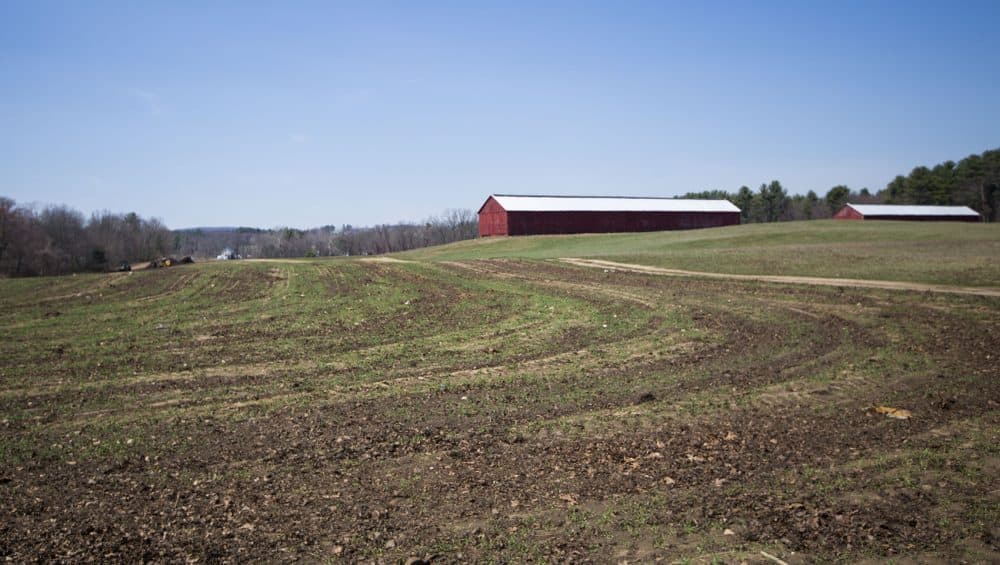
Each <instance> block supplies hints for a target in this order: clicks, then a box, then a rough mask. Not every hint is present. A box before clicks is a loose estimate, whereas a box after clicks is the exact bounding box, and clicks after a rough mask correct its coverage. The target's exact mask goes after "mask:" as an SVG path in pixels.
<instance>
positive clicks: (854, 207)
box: [833, 204, 982, 222]
mask: <svg viewBox="0 0 1000 565" xmlns="http://www.w3.org/2000/svg"><path fill="white" fill-rule="evenodd" d="M833 218H834V219H835V220H906V221H911V222H980V221H982V217H981V216H980V215H979V212H976V211H975V210H973V209H972V208H969V207H968V206H916V205H912V206H911V205H899V204H848V205H846V206H844V207H843V208H841V209H840V211H839V212H837V213H836V214H834V215H833Z"/></svg>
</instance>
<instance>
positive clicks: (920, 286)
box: [559, 257, 1000, 297]
mask: <svg viewBox="0 0 1000 565" xmlns="http://www.w3.org/2000/svg"><path fill="white" fill-rule="evenodd" d="M559 260H560V261H562V262H564V263H569V264H571V265H577V266H580V267H591V268H597V269H616V270H619V271H630V272H634V273H642V274H647V275H664V276H670V277H695V278H710V279H730V280H738V281H754V282H768V283H778V284H804V285H810V286H833V287H851V288H877V289H883V290H908V291H914V292H939V293H946V294H965V295H973V296H989V297H1000V288H995V287H974V286H951V285H943V284H927V283H912V282H900V281H880V280H865V279H833V278H822V277H799V276H785V275H737V274H732V273H708V272H703V271H685V270H681V269H666V268H663V267H651V266H648V265H637V264H634V263H619V262H617V261H605V260H603V259H579V258H575V257H562V258H560V259H559Z"/></svg>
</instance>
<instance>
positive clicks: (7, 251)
mask: <svg viewBox="0 0 1000 565" xmlns="http://www.w3.org/2000/svg"><path fill="white" fill-rule="evenodd" d="M680 198H702V199H725V200H729V201H731V202H732V203H733V204H735V205H736V206H738V207H739V208H740V210H741V211H742V216H743V218H742V219H743V222H744V223H756V222H778V221H788V220H811V219H818V218H829V217H831V216H832V215H833V214H835V213H836V212H837V211H838V210H839V209H840V208H842V207H843V206H844V205H845V204H846V203H848V202H851V203H855V204H868V203H886V204H937V205H964V206H969V207H970V208H972V209H974V210H976V211H978V212H979V213H981V214H982V215H983V219H984V220H985V221H988V222H994V221H996V220H997V215H998V210H997V207H998V202H997V200H998V199H1000V149H993V150H989V151H985V152H983V153H982V154H980V155H970V156H968V157H966V158H965V159H962V160H961V161H959V162H957V163H956V162H954V161H945V162H943V163H940V164H938V165H935V166H934V167H923V166H921V167H916V168H914V169H913V170H912V171H910V173H909V174H908V175H905V176H904V175H899V176H897V177H896V178H894V179H893V180H892V181H891V182H889V184H888V185H887V186H886V187H885V188H884V189H881V190H879V191H877V192H871V191H870V190H869V189H867V188H862V189H860V190H852V189H851V188H850V187H847V186H844V185H837V186H834V187H832V188H831V189H829V190H828V191H827V192H826V194H824V195H822V196H820V195H819V194H817V193H816V192H815V191H812V190H810V191H809V192H807V193H805V194H795V195H789V194H788V191H787V190H786V189H785V187H784V186H782V184H781V183H780V182H779V181H777V180H775V181H771V182H770V183H765V184H761V185H760V186H759V187H758V188H757V189H756V190H754V189H751V188H750V187H748V186H741V187H740V188H739V189H738V190H736V191H734V192H727V191H725V190H706V191H703V192H692V193H688V194H685V195H684V196H682V197H680ZM477 235H478V221H477V218H476V215H475V214H474V213H473V212H472V211H471V210H467V209H456V210H446V211H445V212H444V214H442V215H441V216H438V217H433V218H428V219H427V220H425V221H423V222H415V223H405V222H404V223H398V224H383V225H378V226H372V227H363V228H357V227H353V226H351V225H343V226H341V227H339V228H337V227H335V226H332V225H329V226H322V227H318V228H313V229H307V230H300V229H295V228H289V227H281V228H275V229H259V228H224V229H212V228H203V229H193V230H176V231H173V232H171V231H170V230H169V229H167V227H166V226H165V225H164V224H163V222H162V221H160V220H158V219H155V218H152V219H145V218H141V217H139V216H138V215H137V214H135V213H128V214H117V213H111V212H107V211H104V212H97V213H94V214H92V215H91V216H90V217H89V218H85V217H84V215H83V214H81V213H80V212H78V211H76V210H73V209H71V208H69V207H67V206H59V205H57V206H47V207H45V208H43V209H41V210H40V211H39V210H36V209H34V208H32V207H30V206H29V207H25V206H18V204H17V203H16V202H14V201H13V200H11V199H10V198H5V197H2V196H0V276H31V275H57V274H65V273H72V272H80V271H106V270H110V269H114V268H116V267H117V266H118V264H119V263H120V262H122V261H129V262H136V261H147V260H151V259H155V258H158V257H162V256H166V255H192V256H195V257H201V258H205V257H214V256H216V255H218V254H219V253H221V252H222V251H223V250H224V249H226V248H229V249H231V250H232V251H233V252H234V253H236V254H239V255H241V256H243V257H309V256H311V257H319V256H335V255H373V254H378V253H392V252H397V251H405V250H407V249H415V248H418V247H426V246H429V245H440V244H444V243H451V242H454V241H460V240H463V239H471V238H474V237H476V236H477Z"/></svg>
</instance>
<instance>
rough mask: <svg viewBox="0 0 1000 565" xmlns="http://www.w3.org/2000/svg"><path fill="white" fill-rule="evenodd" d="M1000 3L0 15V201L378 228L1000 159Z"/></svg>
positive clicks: (873, 178)
mask: <svg viewBox="0 0 1000 565" xmlns="http://www.w3.org/2000/svg"><path fill="white" fill-rule="evenodd" d="M998 22H1000V2H995V1H988V2H915V1H900V2H888V1H878V0H872V1H860V2H851V1H837V2H818V1H807V0H802V1H798V2H693V1H692V2H665V1H663V2H639V1H611V0H607V1H604V2H590V1H558V2H555V1H554V2H541V1H536V2H516V1H503V2H486V1H474V0H468V1H464V2H434V1H428V2H415V1H406V2H377V1H359V2H332V1H323V2H268V3H264V2H261V3H255V2H232V3H226V2H163V3H157V2H151V1H143V2H106V1H98V0H95V1H87V2H77V1H71V2H49V1H45V0H30V1H25V2H19V1H14V0H5V1H3V2H0V131H2V132H3V133H2V134H0V195H5V196H8V197H11V198H14V199H15V200H17V201H18V202H22V203H28V202H38V203H41V204H45V203H65V204H69V205H71V206H73V207H75V208H77V209H79V210H81V211H83V212H85V213H90V212H91V211H94V210H98V209H109V210H112V211H121V212H124V211H136V212H138V213H140V214H141V215H144V216H156V217H160V218H162V219H164V220H165V221H166V223H167V225H169V226H171V227H175V228H179V227H188V226H196V225H254V226H262V227H271V226H278V225H291V226H297V227H310V226H317V225H323V224H336V225H340V224H344V223H351V224H355V225H368V224H374V223H382V222H397V221H400V220H420V219H423V218H425V217H427V216H430V215H434V214H438V213H440V212H441V211H443V210H444V209H446V208H472V209H476V208H478V206H479V205H480V204H481V203H482V201H483V200H484V199H485V197H486V196H487V195H488V194H489V193H491V192H502V193H527V194H531V193H541V194H594V195H596V194H600V195H605V194H608V195H616V194H617V195H649V196H672V195H676V194H682V193H684V192H688V191H697V190H705V189H714V188H721V189H726V190H735V189H737V188H738V187H739V186H740V185H743V184H746V185H749V186H751V187H756V186H758V185H760V184H761V183H763V182H768V181H770V180H772V179H779V180H781V181H782V183H783V184H784V185H785V186H786V188H788V190H789V191H790V192H793V193H804V192H806V191H808V190H815V191H817V192H819V193H821V194H822V193H825V192H826V191H827V190H828V189H829V188H830V187H831V186H834V185H836V184H840V183H844V184H848V185H850V186H851V187H854V188H860V187H863V186H868V187H871V188H873V189H877V188H882V187H884V186H885V184H886V183H887V182H888V181H890V180H891V179H892V177H893V176H895V175H896V174H898V173H905V172H907V171H909V169H911V168H912V167H914V166H916V165H921V164H927V165H933V164H935V163H938V162H941V161H944V160H947V159H953V160H958V159H960V158H962V157H964V156H966V155H968V154H971V153H979V152H981V151H983V150H986V149H990V148H996V147H1000V110H998V107H1000V105H998V103H997V96H998V93H1000V49H996V44H995V41H996V25H997V23H998Z"/></svg>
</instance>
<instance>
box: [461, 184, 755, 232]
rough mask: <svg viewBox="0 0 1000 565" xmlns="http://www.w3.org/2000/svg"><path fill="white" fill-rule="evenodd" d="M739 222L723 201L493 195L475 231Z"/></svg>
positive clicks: (702, 225) (626, 228)
mask: <svg viewBox="0 0 1000 565" xmlns="http://www.w3.org/2000/svg"><path fill="white" fill-rule="evenodd" d="M739 223H740V209H739V208H737V207H736V206H734V205H733V204H732V203H731V202H729V201H728V200H678V199H676V198H637V197H625V196H517V195H510V194H493V195H491V196H490V197H489V198H487V199H486V202H485V203H484V204H483V205H482V207H480V208H479V235H480V236H481V237H485V236H491V235H537V234H566V233H611V232H638V231H660V230H687V229H696V228H713V227H718V226H731V225H736V224H739Z"/></svg>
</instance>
